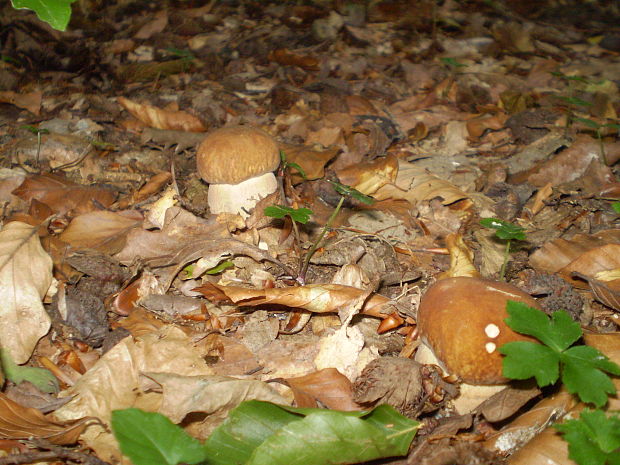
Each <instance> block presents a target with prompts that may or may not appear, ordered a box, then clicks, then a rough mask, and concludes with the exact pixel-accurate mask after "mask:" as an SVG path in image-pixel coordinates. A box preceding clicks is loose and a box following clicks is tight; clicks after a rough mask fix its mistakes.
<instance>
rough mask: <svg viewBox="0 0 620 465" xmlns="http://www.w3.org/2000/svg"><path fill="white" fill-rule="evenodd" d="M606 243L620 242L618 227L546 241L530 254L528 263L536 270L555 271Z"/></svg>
mask: <svg viewBox="0 0 620 465" xmlns="http://www.w3.org/2000/svg"><path fill="white" fill-rule="evenodd" d="M607 244H620V229H608V230H605V231H599V232H598V233H596V234H591V235H587V234H577V235H575V236H574V237H573V238H572V239H570V240H567V239H556V240H554V241H551V242H547V243H546V244H545V245H543V246H542V247H541V248H540V249H538V250H537V251H536V252H534V253H533V254H532V255H531V256H530V264H531V265H532V267H534V268H536V269H537V270H540V271H546V272H547V273H557V272H559V271H560V270H561V269H562V268H565V267H567V266H568V265H569V264H570V263H571V262H573V261H574V260H576V259H578V258H579V257H580V256H581V255H583V254H584V253H586V252H589V251H590V250H593V249H596V248H598V247H602V246H605V245H607ZM574 271H577V272H581V271H580V270H574Z"/></svg>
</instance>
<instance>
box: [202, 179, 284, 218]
mask: <svg viewBox="0 0 620 465" xmlns="http://www.w3.org/2000/svg"><path fill="white" fill-rule="evenodd" d="M277 188H278V181H277V180H276V177H275V176H274V174H273V173H271V172H268V173H265V174H262V175H260V176H257V177H255V178H250V179H247V180H245V181H243V182H241V183H239V184H211V185H209V193H208V196H207V200H208V203H209V209H210V210H211V213H215V214H217V213H238V214H239V215H241V216H242V217H243V218H247V217H248V216H249V212H250V211H251V210H252V209H253V208H254V207H255V206H256V204H257V203H258V201H259V200H260V199H262V198H265V197H267V196H268V195H269V194H272V193H273V192H275V191H276V189H277Z"/></svg>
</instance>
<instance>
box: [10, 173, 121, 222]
mask: <svg viewBox="0 0 620 465" xmlns="http://www.w3.org/2000/svg"><path fill="white" fill-rule="evenodd" d="M13 195H16V196H18V197H19V198H20V199H23V200H25V201H27V202H30V201H31V200H32V199H36V200H38V201H39V202H41V203H44V204H46V205H47V206H48V207H50V208H51V209H52V211H53V212H54V213H60V214H65V213H69V212H70V213H71V214H73V215H79V214H82V213H88V212H91V211H93V210H100V209H101V207H104V208H106V207H109V206H110V205H112V202H114V198H115V197H116V195H115V194H114V192H112V191H110V190H109V189H103V188H98V187H94V186H84V185H81V184H76V183H74V182H71V181H69V180H67V179H63V178H61V177H58V176H54V175H50V174H45V175H34V176H28V177H27V178H26V179H24V182H23V183H22V184H21V185H20V186H19V187H18V188H17V189H15V190H14V191H13Z"/></svg>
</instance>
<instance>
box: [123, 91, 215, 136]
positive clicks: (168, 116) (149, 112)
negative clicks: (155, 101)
mask: <svg viewBox="0 0 620 465" xmlns="http://www.w3.org/2000/svg"><path fill="white" fill-rule="evenodd" d="M118 103H120V104H121V105H122V106H123V107H124V108H125V109H126V110H127V111H128V112H129V113H131V114H132V115H133V116H134V117H135V118H137V119H139V120H140V121H142V122H143V123H144V124H145V125H146V126H150V127H154V128H157V129H172V130H178V131H188V132H204V131H206V130H207V127H206V126H205V125H204V124H203V123H202V121H200V119H198V118H196V117H195V116H193V115H190V114H189V113H186V112H184V111H169V110H162V109H160V108H157V107H154V106H152V105H146V104H141V103H137V102H134V101H132V100H129V99H128V98H125V97H118Z"/></svg>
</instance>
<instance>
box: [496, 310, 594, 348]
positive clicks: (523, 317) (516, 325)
mask: <svg viewBox="0 0 620 465" xmlns="http://www.w3.org/2000/svg"><path fill="white" fill-rule="evenodd" d="M506 311H507V312H508V315H509V316H508V318H506V320H505V321H506V323H507V324H508V326H510V327H511V328H512V329H513V330H515V331H517V332H518V333H521V334H527V335H528V336H533V337H535V338H536V339H538V340H539V341H541V342H543V343H544V344H545V345H547V346H549V347H550V348H551V349H553V350H555V351H558V352H559V351H562V350H565V349H567V348H568V347H570V346H571V345H572V344H573V343H575V342H576V341H577V340H578V339H579V338H580V337H581V335H582V331H581V326H579V323H577V322H575V321H573V320H572V318H571V317H570V315H569V314H568V313H566V312H565V311H564V310H559V311H557V312H553V315H552V316H551V320H549V317H548V316H547V315H546V314H545V313H544V312H542V311H540V310H538V309H535V308H531V307H528V306H527V305H526V304H524V303H522V302H514V301H512V300H509V301H508V303H507V304H506Z"/></svg>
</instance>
